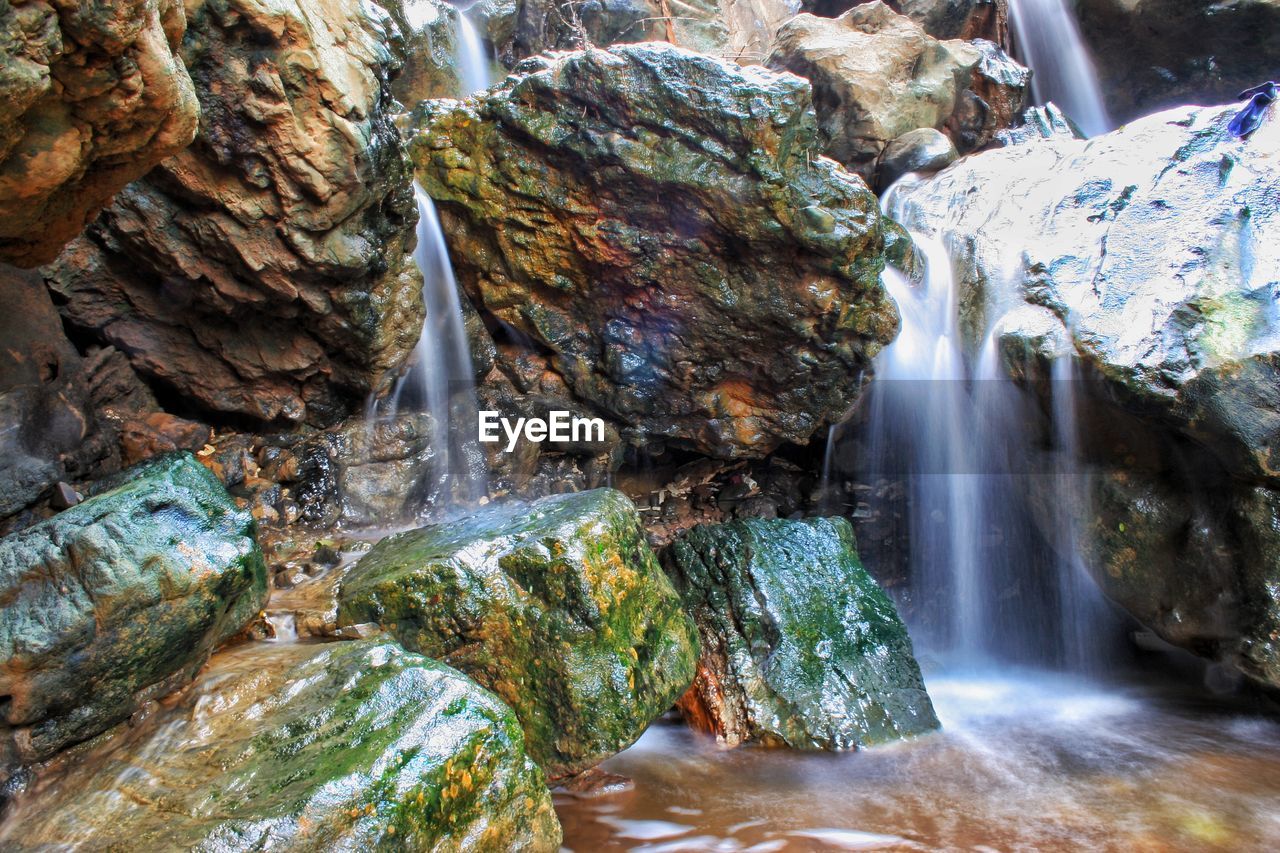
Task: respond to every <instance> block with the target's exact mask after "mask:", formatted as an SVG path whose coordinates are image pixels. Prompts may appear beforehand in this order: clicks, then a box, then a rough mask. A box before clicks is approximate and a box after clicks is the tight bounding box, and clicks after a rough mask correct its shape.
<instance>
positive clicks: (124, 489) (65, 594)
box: [0, 453, 267, 774]
mask: <svg viewBox="0 0 1280 853" xmlns="http://www.w3.org/2000/svg"><path fill="white" fill-rule="evenodd" d="M104 485H105V487H107V490H106V491H103V492H101V493H100V494H98V495H97V496H95V497H92V498H90V499H88V500H86V501H85V502H84V503H81V504H79V505H78V506H75V507H72V508H71V509H68V510H66V511H64V512H62V513H61V514H59V515H57V516H55V517H53V518H51V519H49V520H47V521H44V522H41V523H39V524H36V525H34V526H32V527H29V528H27V529H26V530H23V531H21V532H19V533H15V534H13V535H12V536H9V537H7V538H5V539H3V540H0V696H3V697H5V700H4V701H3V703H0V709H2V711H3V719H2V720H0V774H6V773H7V771H11V770H12V769H13V768H14V767H15V766H18V765H23V764H30V763H33V762H36V761H40V760H43V759H46V758H48V757H49V756H50V755H52V754H54V753H55V752H57V751H58V750H60V749H63V748H65V747H67V746H69V745H71V744H74V743H77V742H79V741H83V740H86V739H87V738H90V737H92V736H94V735H96V734H98V733H100V732H102V731H104V730H106V729H107V728H108V727H110V726H112V725H114V724H115V723H118V722H119V721H121V720H123V719H124V718H125V717H128V716H129V715H130V714H132V713H133V712H134V711H135V710H137V708H138V707H139V706H140V705H141V704H142V703H144V702H145V701H147V700H148V699H151V698H155V697H157V696H161V695H164V694H165V693H168V692H170V691H172V690H174V689H176V688H177V687H179V686H181V685H183V684H185V683H186V682H187V681H189V680H191V678H192V677H193V676H194V675H195V673H196V671H197V670H198V669H199V668H200V667H201V666H202V665H203V664H204V662H205V661H206V660H207V659H208V658H209V655H210V653H211V652H212V651H213V649H214V647H216V646H217V645H218V644H219V643H221V642H223V641H224V640H226V639H228V638H229V637H230V636H232V635H233V634H235V633H236V632H238V631H239V630H240V629H241V628H243V627H244V626H245V624H246V623H248V622H249V621H250V620H251V619H252V618H253V617H254V616H255V615H256V614H257V613H258V611H259V610H260V609H261V607H262V605H263V604H264V603H265V602H266V598H267V578H266V568H265V566H264V564H263V558H262V552H261V551H260V550H259V549H258V544H257V541H256V539H255V536H256V527H255V525H254V522H253V519H252V518H251V517H250V516H249V514H248V513H246V512H242V511H240V510H239V509H237V508H236V505H235V504H234V503H233V502H232V500H231V497H230V495H228V494H227V492H226V490H225V489H224V488H223V487H222V485H221V484H220V483H219V482H218V481H217V479H215V478H214V476H213V475H212V474H211V473H209V471H208V470H207V469H206V468H205V467H204V466H203V465H201V464H200V463H199V462H197V461H196V459H195V457H193V456H191V455H190V454H188V453H180V454H173V455H169V456H165V457H160V458H157V459H155V460H152V461H150V462H147V463H144V464H142V465H139V466H137V467H135V468H132V469H130V470H128V471H125V472H122V473H121V474H118V475H116V477H115V479H114V481H112V482H110V483H106V484H104Z"/></svg>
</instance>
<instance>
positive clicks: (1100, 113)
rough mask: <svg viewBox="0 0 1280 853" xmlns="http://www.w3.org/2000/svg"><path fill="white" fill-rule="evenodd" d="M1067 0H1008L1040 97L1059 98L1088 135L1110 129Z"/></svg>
mask: <svg viewBox="0 0 1280 853" xmlns="http://www.w3.org/2000/svg"><path fill="white" fill-rule="evenodd" d="M1067 2H1068V0H1009V21H1010V24H1011V25H1012V27H1013V32H1014V35H1015V37H1016V39H1017V42H1016V47H1017V50H1018V53H1019V55H1020V58H1021V59H1022V61H1023V63H1024V64H1026V65H1027V67H1028V68H1030V69H1031V70H1032V72H1034V73H1033V74H1032V77H1031V88H1032V91H1033V93H1034V95H1035V99H1036V102H1037V103H1040V104H1044V103H1047V102H1049V101H1052V102H1053V103H1055V104H1057V105H1058V106H1059V107H1060V108H1061V109H1062V110H1063V111H1064V112H1065V113H1066V114H1067V115H1068V116H1069V117H1070V118H1071V120H1072V121H1074V122H1075V123H1076V124H1077V125H1079V127H1080V129H1081V130H1082V131H1084V133H1085V135H1086V136H1091V137H1092V136H1097V135H1098V134H1100V133H1106V132H1107V131H1108V130H1110V129H1111V119H1110V118H1109V117H1108V116H1107V109H1106V106H1105V105H1104V104H1103V101H1102V89H1101V87H1100V86H1099V85H1098V75H1097V73H1096V72H1095V71H1094V68H1093V61H1092V60H1091V59H1090V58H1089V51H1088V50H1087V49H1086V48H1085V46H1084V41H1083V40H1082V39H1081V38H1080V28H1079V26H1077V24H1076V19H1075V16H1074V15H1073V14H1072V12H1071V10H1070V9H1069V8H1067Z"/></svg>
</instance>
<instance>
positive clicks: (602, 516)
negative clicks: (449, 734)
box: [338, 489, 698, 778]
mask: <svg viewBox="0 0 1280 853" xmlns="http://www.w3.org/2000/svg"><path fill="white" fill-rule="evenodd" d="M338 622H339V625H340V626H347V625H359V624H363V623H370V622H373V623H378V624H381V625H383V626H385V627H386V628H387V629H388V630H389V631H390V632H391V633H392V634H393V635H395V636H396V637H397V638H398V639H399V640H400V642H401V643H403V644H404V645H405V647H406V648H409V649H413V650H414V651H418V652H421V653H422V654H425V655H428V656H430V657H434V658H439V659H440V660H443V661H445V662H446V663H448V664H449V665H450V666H454V667H456V668H458V669H460V670H461V671H463V672H465V673H466V674H467V675H469V676H471V677H472V678H474V679H476V681H478V682H479V683H480V684H482V685H484V686H485V687H488V688H489V689H490V690H493V691H494V692H495V693H497V694H498V696H500V697H501V698H502V699H503V701H505V702H506V703H507V704H508V705H510V706H511V708H512V709H513V710H514V711H515V712H516V716H517V717H519V718H520V722H521V725H523V726H524V732H525V742H526V745H527V748H528V750H529V754H530V755H531V756H532V757H533V758H534V759H535V760H536V761H537V762H538V763H539V764H541V765H542V767H543V769H544V770H545V771H546V772H547V775H548V776H549V777H552V778H559V777H563V776H569V775H572V774H574V773H578V772H581V771H583V770H586V769H588V768H590V767H592V766H594V765H596V764H598V763H600V762H601V761H603V760H604V759H605V758H607V757H609V756H610V755H613V754H614V753H616V752H620V751H621V750H623V749H625V748H627V747H628V746H630V745H631V744H632V743H633V742H634V741H635V740H636V738H638V737H639V736H640V734H641V733H642V732H643V731H644V730H645V728H646V727H647V726H648V725H649V723H651V722H652V721H653V720H654V719H656V718H657V717H658V716H659V715H660V714H662V713H663V712H664V711H665V710H667V709H668V708H670V707H671V705H672V703H674V702H675V700H676V699H677V698H679V696H680V694H681V693H683V692H684V690H685V688H687V687H688V686H689V682H690V681H691V680H692V679H693V669H694V661H695V659H696V658H697V655H698V646H697V644H698V640H697V632H696V630H695V629H694V626H693V624H692V623H691V622H690V621H689V618H688V617H687V616H686V615H685V614H684V611H683V610H682V609H681V608H680V599H679V597H678V596H677V595H676V593H675V591H674V590H673V589H672V588H671V584H670V582H669V581H668V580H667V578H666V576H665V575H664V574H663V572H662V569H661V568H660V567H659V565H658V562H657V559H656V558H655V557H654V555H653V552H652V551H651V550H650V548H649V546H648V544H647V543H646V542H645V538H644V532H643V530H642V529H641V527H640V519H639V516H638V515H637V513H636V510H635V507H634V506H633V505H632V504H631V501H629V500H628V499H627V498H626V496H625V495H623V494H622V493H620V492H616V491H614V490H612V489H595V490H593V491H589V492H578V493H576V494H569V495H555V496H552V497H547V498H542V499H540V500H537V501H534V502H532V503H529V504H521V503H508V504H501V505H497V506H494V507H491V508H486V509H484V510H481V511H480V512H478V513H476V514H474V515H471V516H468V517H466V518H463V519H459V520H456V521H452V522H447V523H443V524H439V525H434V526H431V527H425V528H422V529H420V530H416V531H411V532H409V533H404V534H400V535H397V536H393V537H390V538H388V539H384V540H382V541H381V542H379V543H378V544H377V545H375V546H374V547H373V550H371V551H370V552H369V553H368V554H366V555H365V556H364V557H362V558H361V560H360V562H359V563H357V564H356V565H355V566H354V567H352V568H351V569H350V570H349V572H348V574H347V575H346V577H345V579H344V580H343V583H342V588H341V591H340V595H339V610H338Z"/></svg>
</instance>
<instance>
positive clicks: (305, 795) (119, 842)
mask: <svg viewBox="0 0 1280 853" xmlns="http://www.w3.org/2000/svg"><path fill="white" fill-rule="evenodd" d="M94 746H95V749H92V750H86V751H84V752H83V754H78V755H75V756H74V758H75V759H76V760H75V761H69V762H65V764H64V766H61V767H55V768H52V769H51V770H50V771H48V772H47V773H46V774H45V778H42V779H41V780H40V785H39V789H38V790H35V791H33V792H32V794H31V796H30V797H29V798H24V799H20V800H19V801H18V802H17V803H16V805H15V808H14V809H13V810H12V812H11V813H10V814H9V815H8V816H7V818H8V819H7V820H6V822H5V824H4V828H3V829H2V830H0V846H3V847H4V848H5V849H6V850H15V851H23V850H47V849H50V848H61V847H64V846H75V845H76V844H77V843H83V842H84V841H85V840H86V839H88V840H91V842H92V844H93V846H94V847H95V848H98V849H182V850H189V849H196V850H226V851H232V850H243V851H249V850H264V849H276V848H280V849H288V850H298V851H316V853H319V851H329V850H373V849H396V850H401V849H403V850H519V851H528V852H529V853H532V851H555V850H557V849H558V848H559V845H560V825H559V823H558V821H557V820H556V816H555V812H554V810H553V809H552V806H551V797H550V795H549V793H548V792H547V788H546V785H545V783H544V782H543V777H542V773H541V771H539V770H538V768H537V766H536V765H535V764H534V763H533V762H532V761H530V760H529V759H528V758H527V757H526V756H525V753H524V749H523V737H522V735H521V733H520V726H519V724H518V723H517V722H516V720H515V718H514V717H513V716H512V714H511V711H510V710H509V709H508V708H507V707H506V706H504V705H503V704H502V703H501V702H499V701H498V700H497V699H496V698H495V697H494V696H493V695H492V694H490V693H489V692H487V691H485V690H482V689H480V688H479V687H477V686H476V685H475V683H474V682H472V681H470V680H469V679H467V678H466V677H465V676H463V675H462V674H461V673H458V672H456V671H455V670H452V669H450V668H449V667H447V666H445V665H443V664H440V663H437V662H436V661H432V660H427V659H426V658H423V657H420V656H419V655H414V654H409V653H407V652H405V651H404V650H403V649H401V648H400V647H399V646H397V645H395V644H394V643H389V642H378V641H364V642H352V643H329V644H324V645H292V646H289V645H286V646H279V647H275V648H272V647H270V646H265V645H264V644H254V645H253V646H249V647H245V648H242V649H238V650H235V651H232V652H228V653H224V654H222V655H219V656H218V658H216V659H215V660H214V661H213V663H212V664H211V666H210V669H209V672H208V673H206V674H205V675H204V677H202V679H201V680H200V681H199V682H198V683H197V684H195V685H194V686H193V687H192V689H191V690H190V691H188V692H187V693H186V694H184V696H183V698H182V699H181V700H180V701H179V702H178V703H177V704H176V705H174V706H172V707H167V708H164V709H161V710H159V711H157V712H156V713H154V714H153V715H152V716H151V717H150V718H149V719H147V720H145V721H144V722H142V723H141V724H140V725H138V726H136V727H131V728H124V729H123V730H122V731H120V732H117V733H115V734H114V735H113V736H112V737H110V738H107V739H104V741H103V743H101V744H96V745H94ZM214 771H216V772H214Z"/></svg>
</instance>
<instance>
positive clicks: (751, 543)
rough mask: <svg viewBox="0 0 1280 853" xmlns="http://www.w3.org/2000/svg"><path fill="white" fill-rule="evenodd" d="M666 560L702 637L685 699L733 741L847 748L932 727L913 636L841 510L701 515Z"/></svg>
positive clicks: (706, 724) (702, 723) (696, 716)
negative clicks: (709, 518) (715, 520)
mask: <svg viewBox="0 0 1280 853" xmlns="http://www.w3.org/2000/svg"><path fill="white" fill-rule="evenodd" d="M664 563H665V565H666V567H667V570H668V571H669V573H670V574H671V576H672V578H673V579H674V580H675V582H676V587H677V589H678V590H679V591H680V594H681V596H682V597H683V598H684V601H685V605H686V606H687V607H688V608H689V611H690V612H691V613H692V614H693V618H694V621H695V622H697V624H698V630H699V632H700V634H701V636H702V654H701V656H700V657H699V659H698V676H697V678H696V679H695V681H694V684H693V687H692V688H690V690H689V692H688V694H686V695H685V696H684V697H683V698H682V699H681V701H680V708H681V710H682V711H683V712H684V714H685V716H686V717H687V718H688V719H689V720H690V722H691V723H693V725H695V726H697V727H699V728H703V729H706V730H708V731H711V732H713V733H714V734H715V735H716V736H717V737H718V738H719V739H720V740H721V741H722V742H724V743H726V744H728V745H730V746H734V745H737V744H739V743H743V742H746V741H760V742H763V743H765V744H770V745H775V746H776V745H786V746H790V747H793V748H796V749H851V748H857V747H863V746H869V745H871V744H876V743H884V742H886V741H890V740H895V739H898V738H902V737H908V736H911V735H918V734H923V733H925V732H928V731H932V730H933V729H936V728H938V719H937V717H936V716H934V712H933V704H932V703H931V702H930V701H929V694H928V693H926V692H925V687H924V681H923V679H922V678H921V676H920V667H919V665H918V664H917V663H916V659H915V657H914V656H913V652H912V648H911V638H910V637H908V636H907V629H906V627H905V626H904V625H903V624H902V621H901V620H900V619H899V618H898V614H897V611H896V610H894V607H893V603H892V602H891V601H889V597H888V596H886V595H885V594H884V591H883V590H881V589H880V587H879V586H877V585H876V582H875V581H874V580H872V578H871V576H870V575H869V574H867V571H866V570H865V569H864V568H863V567H862V563H861V562H860V561H859V560H858V553H857V551H856V549H855V545H854V541H853V528H852V527H850V526H849V522H848V521H846V520H845V519H843V518H809V519H803V520H798V521H792V520H783V519H771V520H765V519H744V520H738V521H731V522H727V523H725V524H717V525H699V526H698V527H695V528H693V529H692V530H690V531H689V532H688V533H686V534H684V535H683V536H682V537H680V538H679V539H677V540H676V541H675V542H673V543H672V544H671V545H670V546H669V547H668V548H667V550H666V551H665V552H664Z"/></svg>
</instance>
